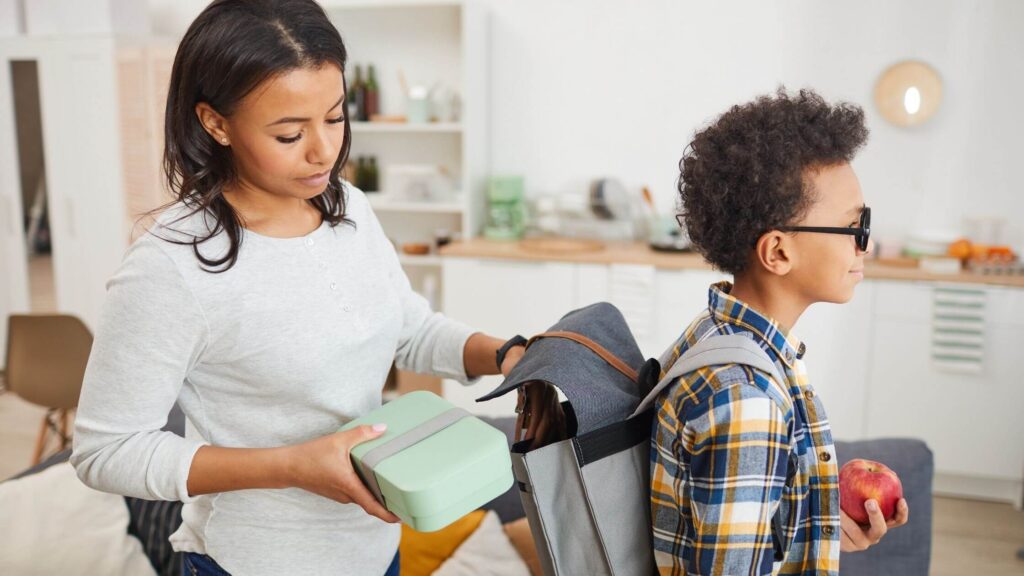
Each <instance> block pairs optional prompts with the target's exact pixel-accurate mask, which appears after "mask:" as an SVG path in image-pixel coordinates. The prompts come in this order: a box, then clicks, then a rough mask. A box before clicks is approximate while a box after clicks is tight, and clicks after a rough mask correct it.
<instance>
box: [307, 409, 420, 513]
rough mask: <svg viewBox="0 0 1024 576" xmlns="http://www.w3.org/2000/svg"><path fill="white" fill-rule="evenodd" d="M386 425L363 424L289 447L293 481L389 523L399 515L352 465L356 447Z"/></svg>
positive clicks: (374, 435)
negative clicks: (393, 511) (376, 494)
mask: <svg viewBox="0 0 1024 576" xmlns="http://www.w3.org/2000/svg"><path fill="white" fill-rule="evenodd" d="M384 431H385V428H384V427H381V428H379V429H375V427H374V426H359V427H357V428H353V429H351V430H346V431H344V432H336V433H334V434H329V435H327V436H323V437H321V438H317V439H315V440H310V441H309V442H304V443H302V444H297V445H295V446H291V447H290V448H288V450H289V458H288V460H289V470H290V476H291V479H292V482H291V484H292V485H293V486H296V487H298V488H302V489H303V490H307V491H309V492H312V493H314V494H319V495H320V496H323V497H324V498H330V499H331V500H334V501H336V502H341V503H343V504H358V505H359V506H361V507H362V508H363V510H366V513H367V514H370V515H371V516H376V517H377V518H380V519H381V520H383V521H385V522H399V521H400V520H399V518H398V517H397V516H395V515H394V514H392V513H391V512H389V511H388V510H387V509H386V508H384V507H383V506H382V505H381V504H380V503H379V502H377V499H376V498H374V497H373V494H372V493H371V492H370V490H369V489H368V488H367V487H366V486H365V485H364V484H363V481H362V479H360V478H359V475H358V474H356V471H355V469H354V468H353V467H352V460H351V458H350V457H349V453H350V451H351V450H352V448H353V447H354V446H357V445H359V444H361V443H363V442H367V441H370V440H373V439H375V438H379V437H380V436H381V435H383V434H384Z"/></svg>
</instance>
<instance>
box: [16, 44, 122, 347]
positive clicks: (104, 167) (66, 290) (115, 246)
mask: <svg viewBox="0 0 1024 576" xmlns="http://www.w3.org/2000/svg"><path fill="white" fill-rule="evenodd" d="M118 47H119V45H118V42H117V41H116V40H115V39H114V38H113V37H102V36H98V37H76V38H8V39H0V65H2V67H3V68H4V72H3V74H4V80H3V82H0V91H2V92H3V93H4V95H3V96H2V97H0V106H2V107H0V115H2V116H4V117H5V118H13V117H14V111H13V106H12V101H11V99H10V94H11V92H10V90H11V84H10V76H9V75H8V74H9V73H10V63H11V62H12V61H25V60H27V61H34V62H35V63H36V66H37V70H38V78H39V104H40V111H41V114H40V116H41V123H42V141H43V152H44V156H45V171H46V186H47V206H48V211H49V223H50V234H51V239H52V243H53V260H52V262H53V272H54V290H55V297H56V302H57V308H58V310H59V311H60V312H64V313H69V314H74V315H76V316H78V317H80V318H81V319H82V320H83V321H85V323H86V324H87V325H90V326H92V325H94V323H95V321H96V319H97V317H98V315H99V309H100V305H101V304H102V302H103V297H104V294H105V286H106V281H107V279H108V278H109V277H110V276H111V275H112V274H113V273H114V271H115V270H116V268H117V266H118V264H119V263H120V261H121V258H122V255H123V254H124V250H125V248H126V247H127V245H128V229H127V226H126V224H125V222H126V219H125V198H124V194H123V174H124V173H123V164H122V155H121V152H122V149H121V134H120V131H119V130H118V126H119V115H118V102H119V96H118V81H117V78H118V76H117V59H116V54H117V50H118ZM3 122H4V123H7V122H9V120H8V119H5V120H4V121H3ZM4 126H6V128H5V127H4ZM0 132H2V133H3V134H4V135H5V136H4V137H5V138H9V136H8V135H10V134H13V133H14V130H13V128H12V126H10V125H9V124H4V125H0ZM14 147H15V145H14V143H13V142H11V141H10V140H6V141H4V142H3V143H2V144H0V149H2V153H0V174H2V175H3V176H2V180H0V187H2V188H3V190H2V191H0V216H2V217H3V219H4V221H3V222H0V226H2V227H3V228H4V231H3V232H2V234H3V236H2V238H3V241H4V244H3V246H2V247H0V252H2V253H3V257H2V264H3V269H4V270H5V271H6V270H11V271H13V274H12V275H11V277H9V278H5V281H9V282H16V283H17V284H18V285H17V286H13V287H12V286H5V287H4V289H3V290H0V293H6V296H7V298H6V302H4V303H3V304H0V311H3V312H9V311H16V310H18V309H19V308H20V309H22V310H24V309H26V308H27V304H28V302H27V298H26V297H25V295H24V294H25V290H26V288H25V287H26V285H27V281H26V278H25V276H24V271H23V267H24V258H25V252H24V249H25V248H24V241H23V240H22V239H21V238H17V239H15V238H14V236H15V235H21V234H24V231H23V229H22V225H21V222H20V221H19V220H20V217H19V215H20V210H21V208H22V207H20V206H19V204H20V202H10V201H9V200H8V199H10V198H12V197H13V196H15V195H17V194H19V182H18V179H17V174H18V167H17V156H16V152H14V153H12V151H13V150H14ZM12 211H14V212H15V213H14V214H11V212H12ZM12 227H13V230H12V229H11V228H12ZM18 259H20V260H21V261H20V262H18V261H17V260H18ZM5 283H7V282H5ZM0 330H6V327H3V328H0Z"/></svg>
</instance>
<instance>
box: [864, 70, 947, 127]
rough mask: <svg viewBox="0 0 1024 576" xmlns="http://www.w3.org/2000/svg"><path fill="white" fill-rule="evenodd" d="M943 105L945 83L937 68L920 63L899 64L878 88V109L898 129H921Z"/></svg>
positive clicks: (876, 97) (881, 77)
mask: <svg viewBox="0 0 1024 576" xmlns="http://www.w3.org/2000/svg"><path fill="white" fill-rule="evenodd" d="M940 104H942V80H941V79H940V78H939V74H938V72H936V71H935V69H934V68H932V67H931V66H929V65H927V64H925V63H924V62H921V61H918V60H905V61H903V62H897V63H896V64H893V65H892V66H890V67H889V68H887V69H886V70H885V72H883V73H882V75H881V76H879V78H878V83H877V84H875V105H876V106H878V110H879V112H881V113H882V117H884V118H885V119H886V120H888V121H889V123H890V124H893V125H895V126H919V125H921V124H924V123H925V122H927V121H928V119H930V118H931V117H932V116H934V115H935V112H937V111H938V109H939V105H940Z"/></svg>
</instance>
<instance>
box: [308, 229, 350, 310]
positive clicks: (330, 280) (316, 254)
mask: <svg viewBox="0 0 1024 576" xmlns="http://www.w3.org/2000/svg"><path fill="white" fill-rule="evenodd" d="M305 245H306V250H307V251H308V252H309V254H310V256H312V257H313V260H314V261H315V262H316V266H317V268H318V269H319V270H321V271H322V272H323V274H324V279H325V280H326V281H327V289H328V290H330V291H331V292H333V293H335V294H336V298H338V299H339V300H343V298H342V296H341V293H340V291H339V289H340V287H341V285H340V284H339V283H338V280H337V278H335V276H334V273H333V272H332V271H331V270H330V268H328V266H327V261H325V260H324V259H323V258H322V257H321V256H320V251H319V250H318V245H317V243H316V241H315V240H314V239H313V238H306V241H305ZM341 309H342V310H344V311H345V312H351V311H352V306H351V305H350V304H348V303H344V304H342V306H341Z"/></svg>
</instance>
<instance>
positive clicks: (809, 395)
mask: <svg viewBox="0 0 1024 576" xmlns="http://www.w3.org/2000/svg"><path fill="white" fill-rule="evenodd" d="M804 396H805V397H806V398H807V399H808V400H811V399H813V398H814V390H808V391H807V392H805V393H804Z"/></svg>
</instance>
